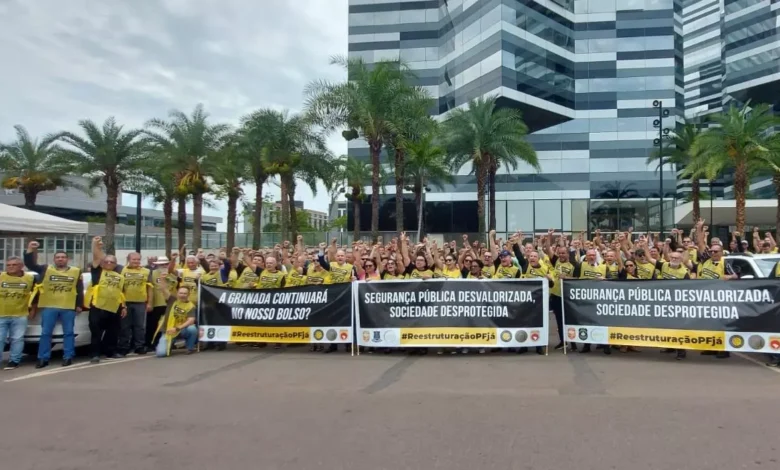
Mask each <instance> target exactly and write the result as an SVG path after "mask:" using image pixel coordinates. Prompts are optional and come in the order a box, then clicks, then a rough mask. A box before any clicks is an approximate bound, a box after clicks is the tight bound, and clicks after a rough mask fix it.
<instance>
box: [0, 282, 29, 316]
mask: <svg viewBox="0 0 780 470" xmlns="http://www.w3.org/2000/svg"><path fill="white" fill-rule="evenodd" d="M34 286H35V278H34V277H33V275H32V274H29V273H24V274H22V275H21V276H11V275H10V274H8V273H6V272H3V273H0V317H25V316H27V311H28V307H29V305H30V299H31V297H32V292H33V287H34Z"/></svg>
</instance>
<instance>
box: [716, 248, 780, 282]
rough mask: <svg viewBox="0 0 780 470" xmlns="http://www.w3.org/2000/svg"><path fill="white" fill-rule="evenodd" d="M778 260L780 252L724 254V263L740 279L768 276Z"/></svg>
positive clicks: (779, 259)
mask: <svg viewBox="0 0 780 470" xmlns="http://www.w3.org/2000/svg"><path fill="white" fill-rule="evenodd" d="M778 261H780V254H778V253H772V254H768V255H765V254H757V255H754V254H752V253H733V254H729V255H726V263H728V265H729V266H731V269H733V270H734V272H735V273H738V274H739V277H740V279H762V278H766V277H769V275H770V274H771V273H772V270H773V269H775V265H777V262H778Z"/></svg>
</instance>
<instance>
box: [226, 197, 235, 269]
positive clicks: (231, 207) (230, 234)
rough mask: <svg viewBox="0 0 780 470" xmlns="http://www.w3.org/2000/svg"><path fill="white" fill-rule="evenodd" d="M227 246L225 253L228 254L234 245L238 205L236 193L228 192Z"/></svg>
mask: <svg viewBox="0 0 780 470" xmlns="http://www.w3.org/2000/svg"><path fill="white" fill-rule="evenodd" d="M227 205H228V207H227V246H226V247H225V248H226V253H225V254H227V255H229V254H230V252H231V251H232V250H233V247H234V246H235V245H236V210H237V206H238V194H237V193H233V192H232V191H231V192H228V200H227Z"/></svg>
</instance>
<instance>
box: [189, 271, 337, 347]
mask: <svg viewBox="0 0 780 470" xmlns="http://www.w3.org/2000/svg"><path fill="white" fill-rule="evenodd" d="M351 301H352V286H351V285H350V284H332V285H322V286H305V287H291V288H284V289H263V290H238V289H228V288H221V287H210V286H201V293H200V340H201V341H228V342H238V343H242V342H243V343H251V342H260V343H351V342H352V302H351Z"/></svg>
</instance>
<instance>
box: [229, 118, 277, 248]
mask: <svg viewBox="0 0 780 470" xmlns="http://www.w3.org/2000/svg"><path fill="white" fill-rule="evenodd" d="M274 113H275V112H274V111H273V110H269V109H260V110H258V111H255V112H253V113H251V114H248V115H246V116H244V117H243V118H241V126H240V128H239V130H238V132H237V136H238V139H239V142H240V145H242V146H243V147H244V151H245V152H246V155H247V158H248V160H249V162H248V165H249V176H250V177H251V181H252V182H253V184H254V185H255V205H254V207H253V209H252V247H253V248H255V249H258V248H260V243H261V241H262V240H261V237H262V220H263V219H262V216H263V186H264V185H265V184H266V183H267V182H268V178H269V177H270V175H269V173H268V171H267V168H266V166H265V162H264V159H263V151H264V150H263V149H264V148H265V147H266V146H267V145H268V143H269V142H270V141H271V135H272V134H271V129H273V127H274V125H275V123H276V117H275V115H274Z"/></svg>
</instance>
